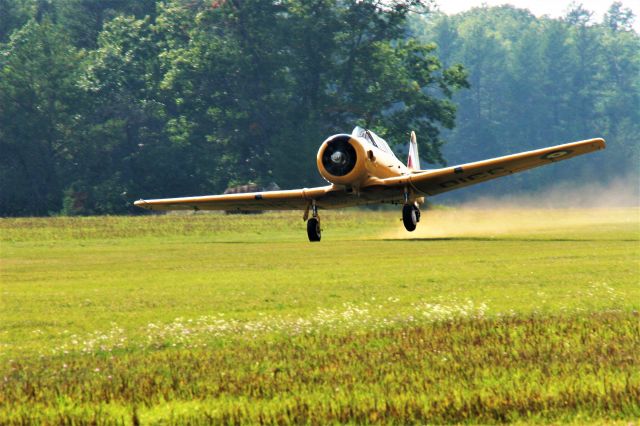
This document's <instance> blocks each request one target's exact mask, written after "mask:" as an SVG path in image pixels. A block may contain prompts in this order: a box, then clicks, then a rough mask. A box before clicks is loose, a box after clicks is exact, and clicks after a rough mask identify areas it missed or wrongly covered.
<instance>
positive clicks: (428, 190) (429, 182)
mask: <svg viewBox="0 0 640 426" xmlns="http://www.w3.org/2000/svg"><path fill="white" fill-rule="evenodd" d="M604 148H605V141H604V140H603V139H600V138H597V139H589V140H584V141H580V142H573V143H568V144H564V145H557V146H552V147H549V148H543V149H538V150H535V151H528V152H522V153H519V154H514V155H507V156H505V157H498V158H492V159H490V160H484V161H478V162H475V163H468V164H461V165H459V166H452V167H445V168H441V169H432V170H421V169H420V159H419V157H418V145H417V143H416V135H415V133H414V132H411V139H410V141H409V155H408V160H407V164H406V165H404V164H403V163H402V162H400V160H398V158H397V157H396V156H395V155H394V154H393V151H391V148H389V145H388V144H387V143H386V142H385V141H384V140H383V139H382V138H380V137H379V136H378V135H376V134H375V133H373V132H372V131H369V130H366V129H363V128H361V127H356V128H355V129H354V130H353V132H352V133H351V134H350V135H348V134H338V135H333V136H331V137H329V138H328V139H327V140H325V141H324V142H323V143H322V145H321V146H320V149H319V150H318V155H317V158H316V162H317V165H318V170H319V171H320V174H321V175H322V177H323V178H324V179H326V180H327V182H329V183H330V185H327V186H321V187H317V188H304V189H294V190H288V191H263V192H250V193H243V194H225V195H206V196H200V197H181V198H161V199H155V200H138V201H136V202H135V203H134V204H135V205H136V206H138V207H142V208H145V209H149V210H227V211H233V210H238V211H247V210H302V211H304V215H303V220H305V221H307V235H308V236H309V241H320V237H321V229H320V216H319V215H318V210H319V209H333V208H340V207H348V206H357V205H363V204H373V203H391V204H402V205H403V208H402V221H403V222H404V226H405V228H406V229H407V231H413V230H415V229H416V225H417V223H418V222H419V221H420V208H419V206H420V204H422V203H424V197H425V196H432V195H437V194H441V193H443V192H447V191H451V190H454V189H458V188H464V187H466V186H470V185H475V184H477V183H480V182H485V181H488V180H491V179H495V178H499V177H503V176H507V175H510V174H513V173H517V172H521V171H523V170H527V169H532V168H534V167H538V166H544V165H546V164H551V163H555V162H557V161H561V160H566V159H568V158H572V157H575V156H578V155H582V154H586V153H589V152H592V151H597V150H600V149H604ZM309 213H311V217H309Z"/></svg>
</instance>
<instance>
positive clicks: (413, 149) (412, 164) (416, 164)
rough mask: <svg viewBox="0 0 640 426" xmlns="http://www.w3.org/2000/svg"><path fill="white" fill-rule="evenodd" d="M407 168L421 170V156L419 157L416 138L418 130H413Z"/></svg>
mask: <svg viewBox="0 0 640 426" xmlns="http://www.w3.org/2000/svg"><path fill="white" fill-rule="evenodd" d="M407 168H408V169H409V170H420V157H418V141H417V140H416V132H413V131H412V132H411V140H410V141H409V158H408V159H407Z"/></svg>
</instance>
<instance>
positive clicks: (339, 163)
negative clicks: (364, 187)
mask: <svg viewBox="0 0 640 426" xmlns="http://www.w3.org/2000/svg"><path fill="white" fill-rule="evenodd" d="M316 162H317V164H318V170H319V171H320V174H321V175H322V177H323V178H325V179H326V180H327V181H329V182H331V183H334V184H338V185H351V186H358V185H359V184H360V183H362V182H363V181H364V180H365V179H366V178H367V177H368V174H367V170H366V167H365V150H364V148H363V147H362V145H361V144H360V143H359V142H358V141H357V140H355V139H353V138H352V137H351V136H350V135H346V134H342V135H334V136H331V137H330V138H328V139H327V140H325V141H324V142H323V143H322V145H320V149H319V150H318V156H317V158H316Z"/></svg>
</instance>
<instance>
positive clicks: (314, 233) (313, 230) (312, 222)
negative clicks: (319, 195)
mask: <svg viewBox="0 0 640 426" xmlns="http://www.w3.org/2000/svg"><path fill="white" fill-rule="evenodd" d="M310 207H311V215H312V216H311V218H309V220H307V236H308V237H309V241H311V242H315V241H320V238H321V237H322V230H321V229H320V217H319V216H318V207H316V202H315V200H314V201H312V203H311V206H310ZM308 215H309V207H307V211H306V212H305V214H304V218H305V219H306V218H307V216H308Z"/></svg>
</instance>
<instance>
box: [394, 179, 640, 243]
mask: <svg viewBox="0 0 640 426" xmlns="http://www.w3.org/2000/svg"><path fill="white" fill-rule="evenodd" d="M434 201H435V200H434ZM620 224H636V225H637V227H638V230H639V231H640V194H639V193H638V184H637V183H632V184H630V183H629V181H625V180H619V181H615V182H612V183H610V184H608V185H604V184H591V185H581V186H577V185H575V186H574V185H559V186H556V187H554V188H551V189H549V190H547V191H544V192H540V193H538V194H533V195H531V194H529V195H523V196H517V195H516V196H498V197H491V198H490V197H481V198H477V199H475V200H471V201H468V202H465V203H462V204H457V205H453V206H451V207H445V208H435V209H431V210H425V211H423V212H422V218H421V221H420V223H419V224H418V228H417V229H416V230H415V231H414V232H411V233H408V232H406V231H405V230H404V227H403V226H402V224H401V223H400V224H399V225H398V227H397V228H396V229H394V230H393V231H390V232H388V233H385V234H384V236H383V237H384V238H401V239H412V238H450V237H453V238H455V237H494V236H504V235H510V234H511V235H518V234H520V235H522V234H531V233H537V232H545V231H549V232H552V231H556V230H562V231H567V230H571V229H572V228H581V227H590V228H589V229H601V228H602V227H603V226H605V225H606V226H610V225H620Z"/></svg>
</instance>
